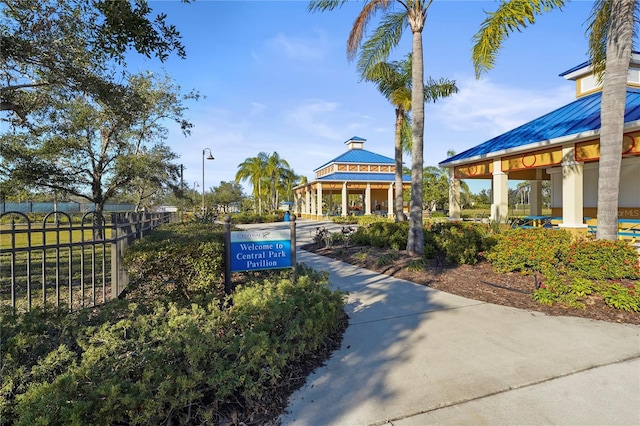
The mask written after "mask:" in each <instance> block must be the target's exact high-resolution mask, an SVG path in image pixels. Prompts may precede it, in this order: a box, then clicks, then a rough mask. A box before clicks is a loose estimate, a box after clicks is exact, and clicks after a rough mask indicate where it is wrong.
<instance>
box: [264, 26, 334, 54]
mask: <svg viewBox="0 0 640 426" xmlns="http://www.w3.org/2000/svg"><path fill="white" fill-rule="evenodd" d="M314 36H315V37H313V38H308V37H307V38H305V37H293V36H287V35H285V34H283V33H278V34H277V35H276V36H274V37H272V38H270V39H267V40H266V41H265V43H264V45H265V47H266V51H267V52H268V54H269V56H271V55H276V56H283V57H285V58H288V59H294V60H296V61H312V60H313V61H317V60H322V59H324V58H325V56H326V49H327V42H326V40H325V39H324V37H322V36H321V35H320V34H318V33H314Z"/></svg>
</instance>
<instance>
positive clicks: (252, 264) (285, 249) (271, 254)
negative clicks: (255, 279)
mask: <svg viewBox="0 0 640 426" xmlns="http://www.w3.org/2000/svg"><path fill="white" fill-rule="evenodd" d="M290 267H291V231H290V230H289V229H268V230H259V229H254V230H246V231H234V232H231V271H232V272H239V271H255V270H261V269H281V268H290Z"/></svg>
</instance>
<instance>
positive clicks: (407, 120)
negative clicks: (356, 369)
mask: <svg viewBox="0 0 640 426" xmlns="http://www.w3.org/2000/svg"><path fill="white" fill-rule="evenodd" d="M412 131H413V129H412V126H411V117H410V116H409V114H405V115H404V119H403V120H402V127H401V128H400V140H401V141H402V150H403V151H404V153H405V154H408V155H411V149H412V147H413V134H412Z"/></svg>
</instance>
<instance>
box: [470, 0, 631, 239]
mask: <svg viewBox="0 0 640 426" xmlns="http://www.w3.org/2000/svg"><path fill="white" fill-rule="evenodd" d="M564 4H565V1H564V0H509V1H506V2H503V3H501V5H500V7H499V8H498V9H497V10H496V11H495V12H492V13H487V15H488V16H487V18H486V19H485V21H484V22H483V24H482V26H481V28H480V31H479V32H478V33H477V34H476V35H475V36H474V41H475V44H474V47H473V54H472V58H473V63H474V66H475V70H476V77H479V76H480V74H482V73H483V72H486V71H488V70H490V69H491V68H493V65H494V63H495V56H496V53H497V52H498V50H500V47H501V45H502V42H503V41H504V40H505V39H506V38H507V36H508V35H509V33H510V32H512V31H514V30H518V31H521V30H522V29H523V28H525V27H526V26H527V25H528V24H533V23H535V16H536V15H539V14H541V13H543V12H548V11H550V10H552V9H561V8H562V7H563V6H564ZM638 11H640V4H639V3H638V2H637V1H636V0H616V1H611V0H597V1H596V2H595V3H594V6H593V10H592V14H591V17H590V24H589V54H590V56H591V63H592V64H593V66H594V70H595V72H596V75H597V76H598V78H599V79H600V80H601V81H602V83H603V87H602V101H601V105H602V107H601V110H600V123H601V125H600V161H599V166H598V173H599V178H598V231H597V238H598V239H604V240H615V239H617V235H618V194H619V190H620V167H621V161H622V137H623V129H624V113H625V102H626V89H627V73H628V70H629V62H630V59H631V49H632V45H633V36H634V15H635V14H636V12H638ZM605 70H606V73H605Z"/></svg>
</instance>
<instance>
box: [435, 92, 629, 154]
mask: <svg viewBox="0 0 640 426" xmlns="http://www.w3.org/2000/svg"><path fill="white" fill-rule="evenodd" d="M601 99H602V92H597V93H594V94H592V95H589V96H585V97H583V98H579V99H577V100H575V101H573V102H571V103H570V104H568V105H565V106H563V107H562V108H559V109H557V110H555V111H553V112H550V113H548V114H546V115H543V116H542V117H539V118H536V119H535V120H533V121H530V122H529V123H526V124H523V125H522V126H520V127H517V128H515V129H513V130H510V131H508V132H507V133H503V134H501V135H500V136H496V137H495V138H493V139H489V140H488V141H486V142H484V143H482V144H480V145H477V146H475V147H473V148H471V149H468V150H466V151H464V152H461V153H459V154H457V155H454V156H453V157H450V158H447V159H446V160H444V161H442V162H440V164H441V165H446V164H448V163H451V162H454V161H460V160H465V159H470V158H474V157H486V156H488V155H489V154H491V153H494V152H498V151H503V150H507V149H513V148H518V147H522V146H525V145H529V144H533V143H538V142H544V141H549V140H553V139H557V138H560V137H563V136H569V135H575V134H579V133H582V132H588V131H593V130H598V129H600V102H601ZM636 120H640V90H638V89H631V88H628V89H627V106H626V110H625V116H624V122H625V123H628V122H631V121H636Z"/></svg>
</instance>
